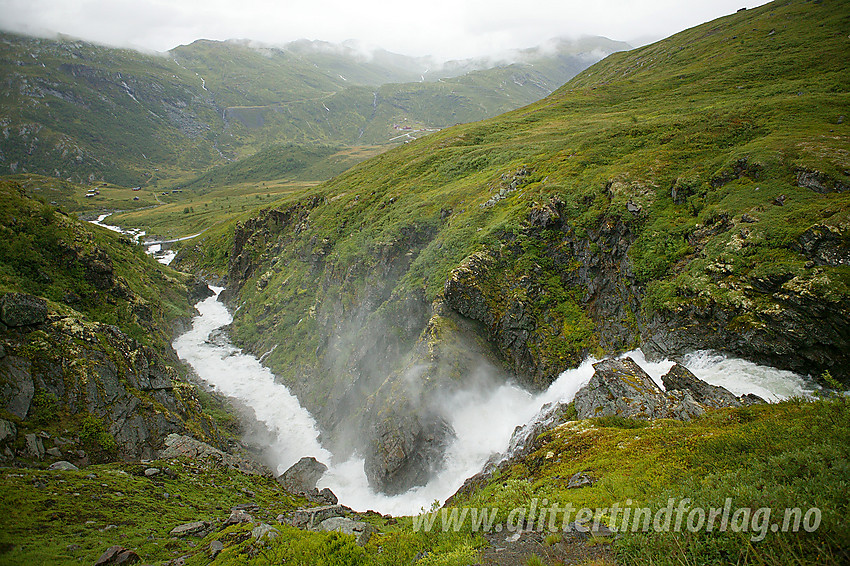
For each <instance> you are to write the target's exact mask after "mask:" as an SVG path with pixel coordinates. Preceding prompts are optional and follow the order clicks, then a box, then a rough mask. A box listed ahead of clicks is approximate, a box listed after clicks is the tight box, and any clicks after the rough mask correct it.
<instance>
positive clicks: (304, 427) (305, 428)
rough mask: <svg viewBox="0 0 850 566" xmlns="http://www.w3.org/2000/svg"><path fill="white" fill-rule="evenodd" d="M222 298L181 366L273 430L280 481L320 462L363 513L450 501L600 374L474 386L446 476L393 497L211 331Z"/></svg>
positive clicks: (774, 380) (219, 318)
mask: <svg viewBox="0 0 850 566" xmlns="http://www.w3.org/2000/svg"><path fill="white" fill-rule="evenodd" d="M213 289H214V290H215V291H216V296H213V297H209V298H207V299H206V300H204V301H201V302H200V303H198V304H197V305H196V307H197V309H198V312H199V313H200V315H199V316H197V317H195V319H194V321H193V325H192V329H191V330H189V331H188V332H186V333H185V334H183V335H181V336H179V337H178V338H177V339H176V340H175V341H174V348H175V350H176V351H177V353H178V355H179V356H180V358H181V359H183V360H184V361H186V362H188V363H189V364H190V365H191V366H192V367H193V368H194V369H195V371H196V373H197V374H198V376H199V377H200V378H201V379H202V380H204V381H205V382H206V383H208V384H209V385H211V386H213V387H214V388H215V390H216V391H218V392H219V393H221V394H223V395H226V396H228V397H232V398H235V399H238V400H239V401H240V402H241V403H242V404H244V405H247V406H249V407H250V408H252V409H253V410H254V412H255V414H256V418H257V420H258V421H259V422H260V423H262V424H263V425H264V426H265V427H266V428H267V429H268V430H269V432H270V433H271V436H272V438H273V440H272V441H271V445H270V446H269V447H268V450H267V451H266V453H267V455H269V457H270V459H271V460H272V462H271V464H272V465H273V467H274V468H275V469H274V471H275V472H276V473H277V474H281V473H283V472H284V471H286V469H287V468H289V466H291V465H292V464H294V463H295V462H297V461H298V460H299V459H300V458H302V457H304V456H313V457H315V458H316V459H317V460H319V461H321V462H323V463H325V464H327V465H328V466H329V470H328V471H327V473H326V474H325V475H324V476H323V477H322V479H321V480H320V481H319V484H318V487H319V488H323V487H329V488H331V489H332V490H333V492H334V493H335V494H336V495H337V497H338V498H339V501H340V503H342V504H344V505H347V506H349V507H351V508H353V509H356V510H358V511H365V510H367V509H373V510H376V511H379V512H381V513H391V514H393V515H411V514H417V513H418V512H419V511H420V510H421V509H422V508H425V509H426V510H427V509H429V508H430V507H431V504H432V503H433V502H434V501H435V500H439V501H440V502H441V503H442V502H443V501H445V499H446V498H448V497H449V496H451V495H452V494H453V493H454V492H455V491H456V490H457V489H458V488H459V487H460V486H461V485H462V484H463V482H464V480H465V479H466V478H468V477H470V476H472V475H474V474H476V473H477V472H479V471H480V470H481V469H482V467H483V466H484V464H485V463H486V462H487V460H488V459H489V458H490V457H491V456H492V455H493V454H497V453H504V452H505V451H506V449H507V448H508V445H509V442H510V438H511V435H512V434H513V432H514V429H515V428H516V427H517V426H518V425H523V424H526V423H528V422H529V421H532V420H533V419H534V418H535V415H537V414H538V413H539V412H540V410H541V408H542V407H543V406H544V405H545V404H547V403H551V402H556V401H561V402H569V401H571V400H572V398H573V397H574V396H575V394H576V392H577V391H578V390H579V388H581V387H582V386H583V385H584V384H586V383H587V382H588V381H589V380H590V378H591V376H592V375H593V367H592V364H593V363H595V362H596V361H598V360H596V359H592V358H590V359H587V360H585V362H584V363H582V364H581V366H579V367H578V368H576V369H572V370H567V371H565V372H564V373H562V374H561V375H560V377H559V378H558V379H557V380H556V381H555V382H553V383H552V385H551V386H550V387H549V388H548V389H547V390H546V391H544V392H541V393H537V394H532V393H529V392H528V391H526V390H524V389H522V388H521V387H518V386H517V385H514V384H510V383H508V384H503V385H501V386H499V387H496V388H495V389H489V390H481V389H479V388H476V389H474V390H470V391H468V392H464V393H461V394H458V395H455V396H454V397H453V398H452V399H451V401H450V402H449V405H450V406H448V407H447V412H448V414H450V415H451V419H450V422H451V425H452V426H453V428H454V430H455V433H456V435H457V438H456V439H455V440H454V442H453V443H452V444H451V445H450V447H449V448H448V450H447V453H446V459H445V462H444V466H443V470H442V472H440V473H439V474H437V475H436V476H435V477H433V478H432V479H431V481H430V482H429V483H428V484H427V485H425V486H421V487H417V488H414V489H412V490H410V491H408V492H407V493H404V494H401V495H398V496H393V497H389V496H386V495H383V494H379V493H375V492H374V491H372V490H371V489H370V488H369V485H368V482H367V480H366V474H365V472H364V468H363V459H362V458H352V459H349V460H346V461H337V459H335V458H334V457H333V455H332V454H331V453H329V452H328V451H327V450H326V449H325V448H324V447H322V445H321V443H320V441H319V430H318V427H317V425H316V421H315V420H314V419H313V417H312V416H311V415H310V413H309V412H308V411H307V410H306V409H304V408H303V407H302V406H301V405H300V404H299V402H298V399H297V398H296V397H295V396H294V395H292V394H291V393H290V392H289V390H288V389H287V388H286V387H285V386H284V385H282V384H280V383H276V382H275V379H274V374H272V372H271V371H270V370H269V369H268V368H266V367H264V366H263V365H262V364H261V362H260V361H259V360H258V359H257V358H255V357H254V356H252V355H249V354H245V353H243V352H242V351H241V350H240V349H238V348H236V347H235V346H233V345H232V344H230V342H229V341H228V339H227V337H226V335H223V334H218V335H214V336H213V337H212V338H211V337H210V334H211V333H212V332H213V331H214V330H216V329H218V328H221V327H222V326H225V325H227V324H229V323H230V322H231V321H232V316H231V315H230V313H229V312H228V310H227V308H226V307H225V306H224V305H223V304H222V303H220V302H218V300H217V296H218V293H220V292H221V291H222V289H221V288H213ZM626 355H629V356H631V357H632V358H633V359H634V360H635V361H636V362H637V363H638V364H639V365H640V366H641V367H643V368H644V370H646V371H647V373H649V374H650V375H651V376H652V377H653V379H655V380H656V381H657V382H659V385H660V377H661V375H663V374H664V373H666V372H667V371H668V370H669V369H670V367H672V365H673V361H669V360H665V361H661V362H647V361H646V359H645V358H644V356H643V353H642V352H641V351H640V350H634V351H632V352H629V353H628V354H626ZM684 365H685V366H686V367H688V369H690V370H691V371H692V372H693V373H694V374H696V375H697V377H699V378H701V379H703V380H705V381H707V382H708V383H711V384H714V385H722V386H723V387H726V388H727V389H729V390H730V391H732V392H733V393H734V394H736V395H743V394H745V393H755V394H756V395H759V396H760V397H763V398H764V399H766V400H769V401H778V400H781V399H785V398H787V397H790V396H801V395H807V394H810V393H811V390H812V387H813V386H812V385H811V384H810V383H809V382H807V381H806V380H805V379H804V378H802V377H800V376H798V375H796V374H794V373H792V372H788V371H783V370H778V369H775V368H770V367H765V366H760V365H757V364H753V363H751V362H748V361H745V360H740V359H735V358H730V357H727V356H723V355H719V354H715V353H710V352H697V353H694V354H691V355H688V356H686V358H685V360H684Z"/></svg>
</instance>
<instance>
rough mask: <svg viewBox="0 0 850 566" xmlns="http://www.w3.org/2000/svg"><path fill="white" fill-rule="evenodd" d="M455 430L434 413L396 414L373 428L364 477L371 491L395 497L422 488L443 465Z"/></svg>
mask: <svg viewBox="0 0 850 566" xmlns="http://www.w3.org/2000/svg"><path fill="white" fill-rule="evenodd" d="M452 438H454V431H453V430H452V428H451V425H450V424H449V423H448V421H446V420H445V419H444V418H443V417H441V416H439V415H434V414H416V413H412V414H411V412H407V413H404V414H401V411H399V412H395V413H393V414H391V415H389V416H387V417H386V418H384V419H383V420H381V421H380V422H379V423H377V425H376V426H375V431H374V436H373V442H372V446H371V448H372V449H370V450H369V451H368V452H367V453H366V462H365V469H366V478H367V479H368V480H369V485H371V486H372V487H373V488H374V489H376V490H378V491H380V492H382V493H386V494H388V495H397V494H399V493H403V492H405V491H407V490H409V489H410V488H411V487H414V486H419V485H425V484H426V483H428V480H429V479H430V478H431V476H432V475H433V474H434V473H435V472H436V471H437V469H438V468H439V466H441V465H442V460H443V455H444V454H445V451H446V448H447V447H448V445H449V443H450V442H451V439H452Z"/></svg>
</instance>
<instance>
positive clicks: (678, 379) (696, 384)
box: [661, 364, 741, 409]
mask: <svg viewBox="0 0 850 566" xmlns="http://www.w3.org/2000/svg"><path fill="white" fill-rule="evenodd" d="M661 383H663V384H664V387H665V388H666V389H667V392H668V393H669V392H672V391H675V390H679V391H687V392H688V393H690V394H691V397H692V398H693V399H694V401H696V402H697V403H699V404H700V405H703V406H705V407H711V408H713V409H719V408H721V407H739V406H741V402H740V401H739V400H738V398H737V397H736V396H735V395H734V394H733V393H732V392H731V391H729V390H728V389H726V388H725V387H719V386H717V385H709V384H708V383H706V382H704V381H703V380H701V379H700V378H698V377H697V376H695V375H694V374H693V373H691V371H690V370H689V369H688V368H686V367H685V366H683V365H680V364H673V367H672V368H670V371H668V372H667V373H666V374H664V375H663V376H662V377H661Z"/></svg>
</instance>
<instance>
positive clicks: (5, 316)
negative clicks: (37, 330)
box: [0, 293, 47, 327]
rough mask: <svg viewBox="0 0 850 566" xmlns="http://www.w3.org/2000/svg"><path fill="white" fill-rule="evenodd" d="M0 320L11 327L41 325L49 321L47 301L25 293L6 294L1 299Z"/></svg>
mask: <svg viewBox="0 0 850 566" xmlns="http://www.w3.org/2000/svg"><path fill="white" fill-rule="evenodd" d="M0 320H2V321H3V323H4V324H5V325H6V326H11V327H19V326H31V325H34V324H41V323H42V322H44V321H45V320H47V301H45V300H44V299H42V298H40V297H34V296H32V295H27V294H24V293H6V294H5V295H3V296H2V297H0Z"/></svg>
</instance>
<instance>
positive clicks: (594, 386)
mask: <svg viewBox="0 0 850 566" xmlns="http://www.w3.org/2000/svg"><path fill="white" fill-rule="evenodd" d="M593 369H594V370H596V371H595V372H594V374H593V377H592V378H591V379H590V382H589V383H588V384H587V385H585V386H584V387H582V388H581V389H580V390H579V391H578V393H576V396H575V407H576V412H577V413H578V417H579V418H580V419H586V418H591V417H605V416H615V415H616V416H621V417H625V418H643V419H659V418H672V419H679V420H690V419H691V418H693V417H695V416H698V415H701V414H703V413H704V412H705V410H704V409H703V408H702V407H701V406H700V405H699V404H697V403H696V401H694V400H693V398H692V397H691V396H690V394H689V393H687V392H683V393H681V394H680V395H675V396H674V395H666V394H665V393H664V392H663V391H661V389H660V388H659V387H658V385H656V384H655V382H654V381H653V380H652V378H651V377H650V376H649V375H648V374H647V373H646V372H645V371H643V369H642V368H641V367H640V366H639V365H638V364H637V363H635V361H634V360H632V359H631V358H628V357H627V358H623V359H606V360H602V361H601V362H597V363H595V364H593Z"/></svg>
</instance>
